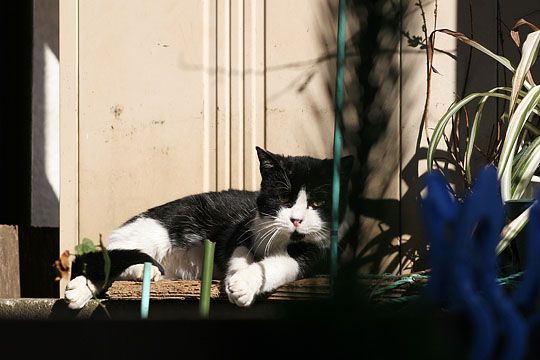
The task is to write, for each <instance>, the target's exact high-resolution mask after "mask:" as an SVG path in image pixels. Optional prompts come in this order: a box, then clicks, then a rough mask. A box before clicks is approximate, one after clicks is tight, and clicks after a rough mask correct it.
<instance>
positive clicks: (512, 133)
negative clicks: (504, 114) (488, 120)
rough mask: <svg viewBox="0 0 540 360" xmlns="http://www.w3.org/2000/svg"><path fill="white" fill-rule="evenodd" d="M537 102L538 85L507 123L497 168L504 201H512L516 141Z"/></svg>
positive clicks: (526, 96) (539, 97)
mask: <svg viewBox="0 0 540 360" xmlns="http://www.w3.org/2000/svg"><path fill="white" fill-rule="evenodd" d="M539 101H540V85H537V86H535V87H533V88H532V89H530V90H529V91H528V93H527V95H525V97H524V98H523V100H522V101H521V102H519V104H518V106H517V107H516V110H515V112H514V114H513V115H512V116H511V117H510V120H509V122H508V129H507V130H506V135H505V138H504V143H503V147H502V150H501V157H500V159H499V164H498V168H497V170H498V175H499V178H500V180H501V193H502V197H503V200H504V201H506V200H510V199H512V196H511V195H512V194H511V180H512V163H513V160H514V154H515V151H516V148H517V145H518V139H519V137H520V135H521V133H522V130H523V127H524V125H525V122H526V121H527V119H528V118H529V117H530V116H531V114H532V113H533V111H534V109H535V107H536V106H538V102H539Z"/></svg>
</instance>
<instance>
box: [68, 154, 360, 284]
mask: <svg viewBox="0 0 540 360" xmlns="http://www.w3.org/2000/svg"><path fill="white" fill-rule="evenodd" d="M257 152H258V156H259V161H260V171H261V176H262V182H261V189H260V191H257V192H255V191H240V190H227V191H221V192H209V193H203V194H198V195H191V196H187V197H184V198H181V199H178V200H174V201H172V202H169V203H166V204H163V205H161V206H157V207H154V208H152V209H149V210H147V211H145V212H144V213H142V214H139V215H137V216H135V217H133V218H132V219H130V220H128V221H127V222H126V223H125V224H129V223H130V222H133V221H136V220H137V219H138V218H140V217H141V216H142V217H147V218H151V219H155V220H157V221H159V222H160V223H161V224H162V225H163V226H164V227H165V228H166V229H167V231H168V234H169V237H170V240H171V242H172V245H173V246H175V247H176V246H177V247H183V248H188V247H190V246H191V245H193V244H192V243H191V242H193V241H201V240H204V239H210V240H211V241H213V242H215V243H216V249H215V264H216V266H217V268H218V269H219V270H221V271H222V272H223V273H225V272H226V268H227V264H228V261H229V258H230V256H231V254H232V252H233V251H234V249H235V248H237V247H238V246H240V245H243V246H246V247H247V248H248V249H252V248H253V229H252V228H251V225H252V223H253V219H254V218H255V216H256V215H257V214H264V215H271V216H275V215H276V213H277V212H278V211H279V209H280V207H283V206H288V205H290V204H291V203H292V202H294V200H295V199H296V197H297V195H298V193H299V191H300V189H301V188H304V189H305V191H306V193H308V194H309V201H310V203H311V202H317V203H318V204H319V205H320V204H323V205H322V206H320V208H319V212H320V216H321V218H322V219H323V221H324V222H325V223H326V224H327V225H328V228H329V227H330V222H331V198H332V191H331V190H332V181H331V179H332V169H333V168H332V166H333V162H332V160H331V159H325V160H321V159H315V158H312V157H308V156H282V155H276V154H272V153H270V152H268V151H266V150H263V149H260V148H257ZM352 164H353V159H352V157H350V156H349V157H345V158H343V159H342V166H341V169H342V171H341V189H342V191H341V192H340V193H341V200H340V204H341V209H340V220H341V219H343V216H344V214H345V208H346V203H347V202H346V197H347V191H346V190H347V185H348V181H349V176H350V172H351V168H352ZM285 185H287V186H285ZM149 240H151V239H149ZM327 250H328V248H327V247H321V246H320V244H315V243H311V242H307V241H303V236H302V235H300V234H298V233H296V232H295V233H293V234H292V235H291V241H290V243H289V244H288V246H287V253H288V254H289V256H290V257H292V258H293V259H295V260H296V261H297V262H298V264H299V267H300V274H301V276H302V277H304V276H309V275H311V274H313V273H314V272H318V271H321V266H322V265H323V264H324V263H325V260H326V259H327V257H328V254H327ZM108 253H109V256H110V259H111V264H112V266H111V269H112V270H111V274H110V278H111V280H114V278H115V277H117V276H118V275H119V274H120V273H121V272H122V271H123V270H124V269H126V268H127V267H129V266H131V265H135V264H142V263H144V262H146V261H151V262H152V263H153V264H154V265H156V266H157V267H158V268H159V269H160V271H161V272H162V273H163V267H161V266H160V265H159V264H158V263H157V262H156V261H155V260H154V259H152V258H151V257H150V256H148V255H147V254H145V253H142V252H140V251H138V250H110V251H109V252H108ZM83 263H87V264H88V265H85V266H84V267H83V266H82V264H83ZM103 265H104V263H103V256H102V254H101V253H92V254H86V255H81V256H78V257H76V259H75V261H74V265H73V266H72V274H71V278H75V277H76V276H78V275H81V274H82V272H83V269H84V271H85V274H84V275H85V276H86V277H87V278H88V279H90V280H92V281H93V282H97V283H99V282H102V281H103V278H104V272H103Z"/></svg>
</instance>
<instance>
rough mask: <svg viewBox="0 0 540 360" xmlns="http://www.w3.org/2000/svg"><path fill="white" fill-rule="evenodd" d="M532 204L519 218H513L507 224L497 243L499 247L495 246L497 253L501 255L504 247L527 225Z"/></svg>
mask: <svg viewBox="0 0 540 360" xmlns="http://www.w3.org/2000/svg"><path fill="white" fill-rule="evenodd" d="M531 207H532V205H531V206H529V207H528V208H527V209H526V210H525V211H523V212H522V213H521V214H520V215H519V216H518V217H517V218H515V219H514V220H512V221H511V222H510V223H509V224H507V225H506V226H505V227H504V228H503V230H502V233H501V235H502V236H501V240H500V241H499V243H498V244H497V247H496V248H495V252H496V253H497V255H499V254H500V253H501V252H502V251H503V250H504V249H506V248H507V247H508V245H510V243H511V242H512V240H513V239H514V238H515V237H516V236H517V235H518V234H519V232H520V231H521V230H523V228H524V227H525V225H527V222H528V221H529V213H530V211H531Z"/></svg>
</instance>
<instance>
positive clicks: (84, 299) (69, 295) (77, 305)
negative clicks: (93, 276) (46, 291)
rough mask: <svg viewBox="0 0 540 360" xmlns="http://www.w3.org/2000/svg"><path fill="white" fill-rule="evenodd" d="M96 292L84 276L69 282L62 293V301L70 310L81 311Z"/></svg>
mask: <svg viewBox="0 0 540 360" xmlns="http://www.w3.org/2000/svg"><path fill="white" fill-rule="evenodd" d="M95 291H96V287H95V286H94V284H93V283H92V282H91V281H90V280H88V279H87V278H86V277H84V276H77V277H76V278H75V279H73V280H71V281H70V282H69V283H68V284H67V286H66V291H65V293H64V299H65V300H66V302H67V303H68V307H69V308H71V309H81V308H83V307H84V305H86V303H88V301H89V300H90V299H91V298H92V297H93V293H94V292H95Z"/></svg>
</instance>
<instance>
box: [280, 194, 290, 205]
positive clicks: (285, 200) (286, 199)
mask: <svg viewBox="0 0 540 360" xmlns="http://www.w3.org/2000/svg"><path fill="white" fill-rule="evenodd" d="M279 202H281V203H283V204H286V203H289V202H290V198H289V196H288V195H285V194H281V195H279Z"/></svg>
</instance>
